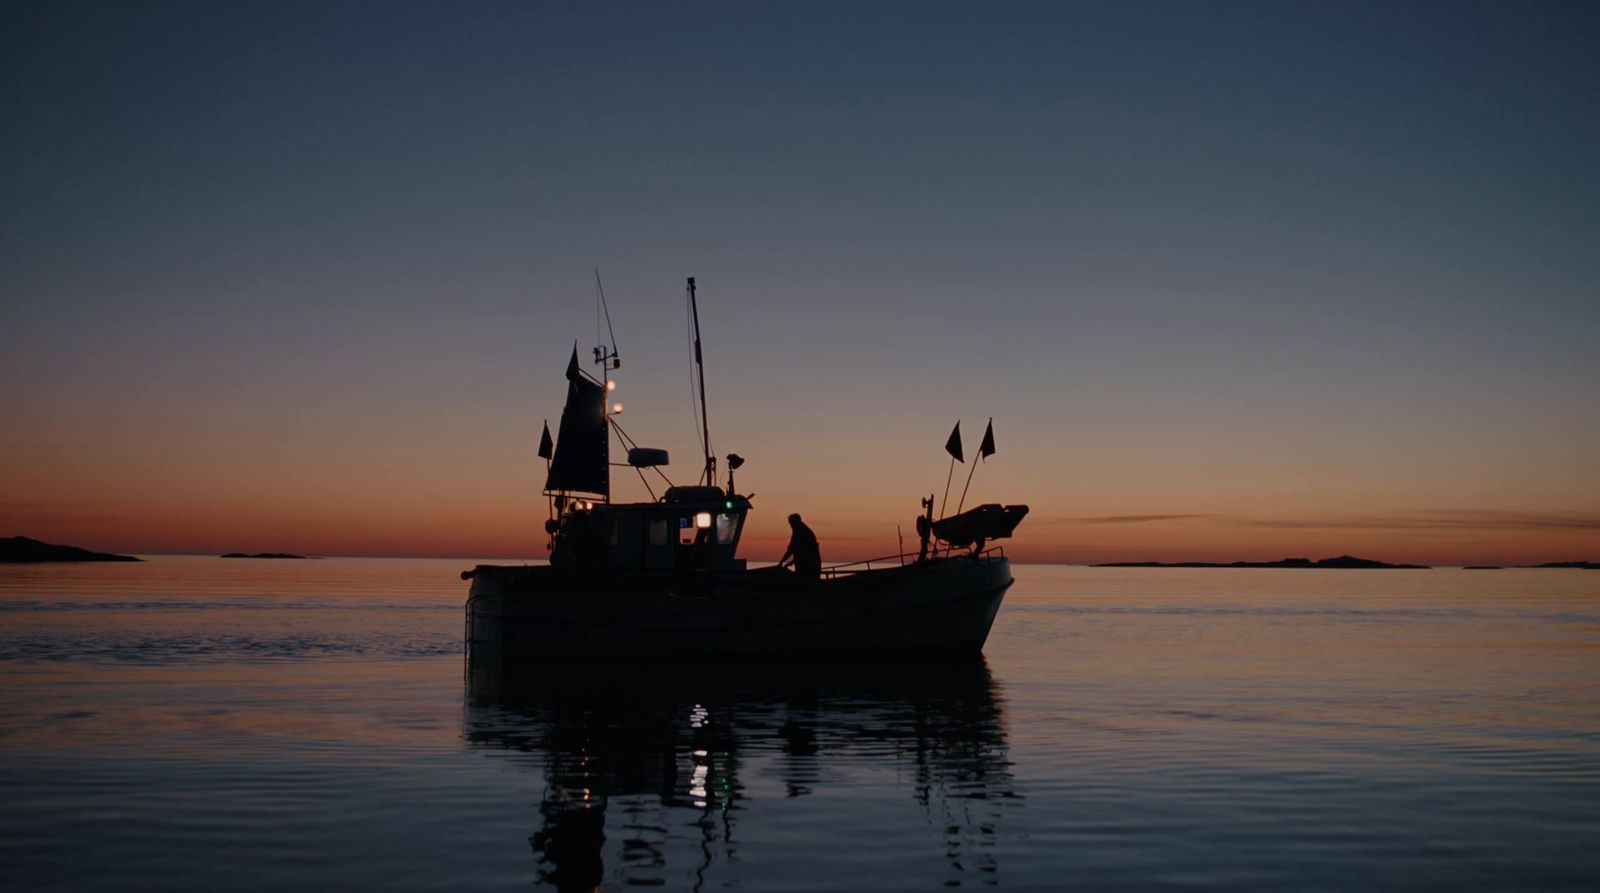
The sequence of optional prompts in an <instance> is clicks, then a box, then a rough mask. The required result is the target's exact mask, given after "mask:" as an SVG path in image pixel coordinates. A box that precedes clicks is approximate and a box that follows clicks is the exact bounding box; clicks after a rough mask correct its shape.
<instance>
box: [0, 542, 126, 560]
mask: <svg viewBox="0 0 1600 893" xmlns="http://www.w3.org/2000/svg"><path fill="white" fill-rule="evenodd" d="M138 560H139V559H137V558H135V557H133V556H132V555H111V554H109V553H106V552H91V551H89V550H88V549H80V548H78V547H77V546H58V545H55V544H54V543H42V542H39V541H38V540H35V539H29V538H28V537H25V536H13V537H7V538H5V539H0V564H45V563H46V562H55V561H138Z"/></svg>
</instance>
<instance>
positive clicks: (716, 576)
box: [461, 277, 1028, 665]
mask: <svg viewBox="0 0 1600 893" xmlns="http://www.w3.org/2000/svg"><path fill="white" fill-rule="evenodd" d="M687 292H688V302H689V310H690V316H691V320H692V323H693V329H692V331H693V339H694V343H693V346H694V373H695V375H696V377H697V379H698V390H699V409H700V422H701V429H702V430H701V434H702V440H701V442H702V445H703V447H704V456H703V459H704V466H703V468H702V470H701V472H700V476H699V479H698V481H697V482H696V483H695V484H690V485H677V484H674V483H673V482H672V481H671V479H670V478H669V477H668V476H667V475H666V473H665V472H664V471H663V470H662V469H663V467H664V466H666V465H667V464H668V456H667V453H666V451H665V450H660V449H652V448H647V447H641V446H638V445H637V444H636V443H635V442H634V441H633V439H632V438H631V437H629V436H628V435H627V433H626V432H624V431H623V430H622V428H621V426H620V425H619V424H618V420H617V418H616V412H617V411H620V407H613V406H608V399H607V398H608V395H609V392H610V391H611V390H612V388H613V387H614V381H613V379H612V378H611V374H612V372H614V371H615V370H616V369H618V368H620V366H621V360H620V359H619V358H618V356H617V353H616V346H615V337H614V336H613V338H612V343H611V346H610V347H604V346H602V347H597V348H596V349H595V351H594V358H595V364H596V365H597V366H598V367H599V375H591V374H590V373H588V372H586V371H584V370H583V368H582V367H581V365H580V363H579V361H578V352H577V347H576V346H574V348H573V353H572V357H571V359H570V360H569V362H568V363H567V372H566V378H567V400H566V406H565V407H564V408H563V410H562V413H561V422H560V426H559V429H558V434H557V437H556V438H555V439H554V440H552V439H551V438H550V436H549V429H548V426H546V429H545V432H544V437H543V439H542V440H541V443H540V455H541V456H542V457H544V458H546V459H547V461H548V463H549V467H548V474H547V477H546V481H545V495H546V496H547V498H548V500H549V506H550V518H549V520H547V521H546V523H545V532H546V533H547V534H548V535H549V538H550V540H549V544H548V548H549V551H550V560H549V562H548V563H547V564H542V565H521V566H499V565H478V566H477V567H474V568H473V569H472V570H469V571H464V572H462V575H461V576H462V578H463V579H465V580H470V581H471V583H472V586H471V589H470V591H469V593H468V596H467V605H466V627H467V629H466V638H467V652H468V657H469V660H470V661H471V662H472V663H473V664H475V665H514V664H525V663H551V662H569V661H631V660H663V659H694V660H703V659H707V658H793V657H798V656H804V655H838V654H850V655H856V656H872V657H889V656H904V655H909V654H952V653H969V654H975V653H978V652H980V651H981V650H982V648H983V644H984V641H985V640H986V639H987V638H988V635H989V629H990V627H991V626H992V625H993V623H994V619H995V615H996V613H997V612H998V611H999V610H1000V603H1001V600H1002V599H1003V598H1004V597H1005V593H1006V590H1007V589H1008V588H1009V587H1010V586H1011V584H1012V582H1013V581H1012V576H1011V564H1010V562H1009V561H1008V560H1007V558H1006V556H1005V551H1004V549H1003V548H1001V547H998V546H994V545H992V542H993V541H994V540H997V539H1003V538H1006V537H1009V536H1010V535H1011V533H1012V531H1014V530H1015V529H1016V526H1017V524H1018V523H1019V522H1020V521H1021V520H1022V518H1023V516H1025V515H1026V514H1027V512H1028V507H1027V506H1025V505H1000V504H988V505H981V506H978V507H977V508H974V509H970V510H967V511H961V510H960V506H959V505H958V509H957V511H956V512H955V513H954V514H952V515H949V516H948V517H941V518H938V519H935V518H934V517H933V515H934V511H933V498H932V496H931V495H930V496H929V497H928V498H926V499H923V500H922V506H923V513H922V515H920V516H919V517H918V518H917V519H916V529H917V531H918V534H919V540H920V543H919V548H918V551H917V552H916V553H905V552H903V551H902V554H897V555H891V556H885V557H882V558H875V559H870V560H867V561H856V562H851V563H847V564H838V565H833V566H830V567H822V568H820V570H814V571H813V572H812V573H797V572H794V571H790V570H788V569H786V568H783V567H779V566H768V567H756V568H752V567H749V566H748V563H747V561H746V560H745V559H743V558H740V557H739V556H738V549H739V540H740V536H741V535H742V533H743V532H744V527H745V519H746V518H747V516H748V515H749V513H750V511H751V509H752V505H751V497H750V496H749V495H748V494H740V493H739V492H738V490H737V489H736V488H735V485H734V472H735V471H736V470H738V469H739V468H740V467H741V466H742V465H743V463H744V460H743V459H742V458H741V457H739V456H738V455H737V454H731V453H730V454H728V455H727V456H726V457H725V458H726V470H727V476H726V483H723V482H721V481H719V479H718V461H717V457H716V455H715V454H714V452H713V451H712V449H711V433H710V423H709V421H708V420H707V417H706V387H705V363H704V354H703V352H702V350H701V345H700V313H699V304H698V301H697V299H696V295H695V282H694V279H693V277H691V278H689V280H688V289H687ZM599 300H600V301H601V302H603V301H604V293H603V291H602V292H601V293H600V295H599ZM606 313H607V317H608V318H609V309H607V311H606ZM959 433H960V431H959V423H957V430H956V431H955V432H954V434H953V437H954V449H953V450H952V449H951V444H946V449H947V450H949V451H950V452H951V456H952V461H951V469H952V471H953V470H954V467H955V460H956V459H961V460H962V461H963V462H964V461H965V459H964V457H962V456H961V455H960V444H959ZM613 436H615V437H616V438H617V439H618V441H619V443H620V445H621V447H622V448H623V449H624V450H625V457H626V458H625V461H622V462H616V463H613V462H612V460H611V444H612V438H613ZM993 452H994V450H993V428H992V420H991V427H990V429H989V431H988V432H987V433H986V435H985V439H984V447H983V449H982V450H980V453H981V454H982V455H983V456H984V457H987V456H988V455H990V454H992V453H993ZM614 466H615V467H623V468H628V469H631V470H633V471H635V472H637V473H638V474H639V476H640V479H641V480H642V481H644V482H645V486H646V488H647V489H648V490H649V492H650V494H651V496H652V499H651V501H648V502H628V503H622V502H612V501H611V469H612V468H613V467H614ZM646 472H649V473H650V474H653V475H656V476H657V478H659V480H660V481H661V482H662V483H664V484H665V486H664V489H663V491H662V493H661V495H660V496H659V497H657V496H656V495H655V491H654V488H653V487H652V486H651V484H650V480H651V479H650V478H648V477H646ZM970 482H971V473H970V471H969V474H968V483H969V484H970ZM949 484H950V476H949V475H947V476H946V485H945V489H946V497H945V500H944V501H945V502H948V497H949ZM964 501H965V495H964V494H963V497H962V502H963V503H964Z"/></svg>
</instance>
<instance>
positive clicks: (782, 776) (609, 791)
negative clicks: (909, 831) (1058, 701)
mask: <svg viewBox="0 0 1600 893" xmlns="http://www.w3.org/2000/svg"><path fill="white" fill-rule="evenodd" d="M468 685H469V699H468V704H469V706H468V710H467V715H466V728H465V737H466V739H467V741H468V742H469V744H471V745H473V746H477V747H483V748H497V749H503V750H505V751H507V752H508V753H511V754H515V755H517V756H519V757H521V756H527V757H531V759H530V760H529V763H530V767H539V768H541V769H542V771H543V775H544V794H543V796H542V798H541V802H540V804H539V818H538V827H537V829H536V830H535V831H534V832H533V833H532V835H531V837H530V839H529V840H530V843H531V845H532V849H533V855H534V857H535V859H536V860H537V863H538V875H539V880H540V882H542V883H545V884H550V885H553V886H555V887H556V888H558V889H561V890H592V889H594V888H596V887H597V886H602V885H604V886H606V887H610V886H612V885H613V884H617V885H622V884H626V885H641V884H642V885H663V884H664V885H667V886H669V887H672V888H681V887H686V886H692V887H694V888H695V889H699V888H700V887H701V886H702V885H709V886H721V885H722V884H724V883H728V882H732V883H735V884H737V883H738V881H739V879H740V878H739V875H740V872H741V871H744V870H745V866H744V865H743V864H741V863H740V862H738V861H736V854H738V853H739V852H740V848H741V847H744V851H743V854H744V855H745V856H746V857H749V856H751V855H752V853H753V854H754V855H755V856H756V857H758V858H757V859H755V860H751V859H748V858H747V860H746V861H760V862H761V863H762V864H763V866H764V869H763V870H780V871H781V870H783V869H782V868H781V865H782V864H784V860H785V859H788V860H790V861H791V862H797V863H798V865H799V866H800V870H809V867H810V866H808V865H807V863H806V861H805V860H806V859H807V858H808V857H807V856H805V855H803V854H797V853H796V852H794V850H795V849H796V847H794V842H795V841H794V840H793V834H794V833H795V831H794V829H793V828H789V829H787V830H785V829H784V828H781V827H776V826H777V825H779V824H781V823H782V817H783V816H784V815H785V803H786V802H787V798H796V797H808V796H814V797H817V798H818V799H821V798H822V797H825V796H830V795H839V796H840V797H841V799H840V800H839V801H837V802H838V804H839V806H838V812H837V813H831V812H827V811H826V810H824V813H823V814H824V815H836V816H837V817H838V819H839V821H838V822H836V823H833V824H834V825H835V827H834V828H833V829H831V830H830V829H828V828H826V827H825V828H823V829H822V830H819V831H816V832H815V835H820V836H821V838H822V839H812V840H808V841H807V843H808V844H814V845H815V847H816V848H817V849H819V850H820V849H823V848H826V847H843V848H845V849H847V850H855V851H856V852H857V853H859V851H860V850H862V849H869V848H876V847H881V846H889V847H892V846H894V844H893V843H890V842H888V841H887V840H883V839H878V840H873V839H870V838H863V837H861V836H860V832H861V831H864V830H867V829H865V828H863V827H861V823H862V822H863V821H867V822H872V823H874V826H875V827H876V828H877V829H878V830H881V829H882V828H884V827H885V826H886V825H887V823H889V822H893V821H896V820H898V819H903V818H904V816H903V815H901V814H900V813H899V812H896V811H897V810H902V809H905V808H908V807H907V805H906V804H907V803H908V799H909V801H911V802H913V803H914V804H915V806H914V808H915V809H917V810H918V812H920V813H921V814H922V815H923V817H924V819H925V821H922V822H915V823H912V824H914V825H916V826H917V827H919V828H922V829H925V836H926V844H925V845H924V844H923V843H920V842H919V843H917V844H916V845H915V846H914V847H913V848H915V849H916V850H917V852H914V853H900V854H899V855H902V856H907V857H908V858H910V859H911V860H912V861H913V862H914V863H916V864H919V865H925V866H927V867H929V868H932V869H933V870H935V871H942V872H944V873H945V874H946V880H945V882H946V883H949V882H950V880H952V879H953V880H957V881H959V880H961V879H962V878H965V879H966V880H967V881H968V882H979V883H982V882H983V881H986V880H987V881H990V882H992V881H993V879H994V878H995V871H996V869H997V865H996V864H995V860H994V854H993V844H994V842H995V840H996V837H997V835H998V834H999V833H1000V823H1001V822H1002V821H1003V819H1004V813H1005V810H1006V809H1007V808H1008V803H1009V802H1010V801H1012V800H1014V799H1015V798H1018V797H1019V796H1020V794H1019V793H1018V791H1017V789H1016V785H1015V783H1014V782H1013V779H1012V777H1011V774H1010V765H1011V762H1010V758H1009V754H1008V744H1007V740H1006V733H1005V727H1004V705H1003V701H1002V699H1001V697H1000V694H999V691H998V688H997V686H996V684H995V682H994V680H993V678H992V677H991V676H990V673H989V669H988V666H987V665H986V664H985V663H984V662H983V660H982V658H981V657H977V658H973V659H963V660H957V661H949V662H945V663H941V664H936V665H919V664H903V665H896V666H888V665H880V664H867V665H849V666H824V665H803V666H785V667H783V668H776V667H764V666H757V667H751V666H744V665H741V666H737V667H733V668H730V667H729V666H728V665H726V664H723V665H720V666H715V667H710V666H707V667H684V666H674V667H673V668H671V669H670V670H664V669H663V668H661V667H651V666H639V667H627V668H620V667H604V668H596V667H567V668H550V667H545V668H539V669H537V670H531V671H529V672H528V673H527V674H526V675H505V674H503V673H501V672H499V671H498V670H495V669H490V668H483V667H473V668H471V669H469V683H468ZM885 786H888V791H887V792H886V791H885V790H884V787H885ZM874 810H881V811H883V812H884V814H883V815H873V811H874ZM891 812H892V813H893V815H890V813H891ZM880 822H881V823H880ZM826 824H828V823H826V822H825V823H824V825H826ZM904 824H905V823H903V822H901V824H900V825H899V826H898V827H904ZM830 835H836V836H837V839H833V838H830ZM769 844H770V846H769ZM941 860H942V862H941ZM930 863H932V864H930ZM774 866H779V867H777V868H776V869H774ZM763 878H764V879H767V880H770V878H767V877H765V876H763ZM931 879H932V878H930V880H931ZM858 880H860V879H859V878H858ZM900 880H902V881H903V880H904V878H903V877H902V878H900Z"/></svg>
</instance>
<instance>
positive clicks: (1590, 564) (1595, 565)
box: [1523, 561, 1600, 571]
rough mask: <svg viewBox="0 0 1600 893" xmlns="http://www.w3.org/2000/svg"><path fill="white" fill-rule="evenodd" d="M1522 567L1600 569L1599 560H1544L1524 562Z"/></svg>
mask: <svg viewBox="0 0 1600 893" xmlns="http://www.w3.org/2000/svg"><path fill="white" fill-rule="evenodd" d="M1523 567H1576V568H1582V569H1583V570H1586V571H1600V561H1546V562H1545V563H1544V564H1524V565H1523Z"/></svg>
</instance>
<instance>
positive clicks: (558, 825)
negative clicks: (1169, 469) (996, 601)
mask: <svg viewBox="0 0 1600 893" xmlns="http://www.w3.org/2000/svg"><path fill="white" fill-rule="evenodd" d="M470 564H471V562H465V561H431V560H377V559H329V560H324V561H304V562H302V561H268V560H244V559H232V560H226V561H224V560H221V559H214V558H172V557H154V558H151V559H150V560H149V561H148V562H147V563H145V564H137V565H50V566H37V567H14V566H13V567H4V568H0V674H3V676H0V678H3V679H4V683H3V685H0V790H3V791H4V792H5V794H4V797H3V799H0V888H4V889H7V890H49V889H60V890H100V889H106V890H109V889H118V890H125V889H134V890H140V889H163V890H167V889H179V888H221V887H227V888H231V889H242V890H255V889H262V890H265V889H280V888H283V887H287V886H305V887H318V888H375V887H385V888H392V889H401V890H428V889H439V890H444V889H451V890H454V889H463V888H478V889H485V888H487V889H527V888H529V887H530V885H536V886H539V887H541V888H544V889H592V888H593V887H594V886H596V885H599V886H601V887H603V888H607V889H612V888H617V889H620V888H622V887H626V886H639V885H642V886H659V887H664V888H666V889H702V890H703V889H723V888H737V889H742V890H795V889H839V888H867V887H871V888H877V889H905V890H918V889H929V888H934V887H945V886H974V885H975V886H995V887H1000V888H1008V889H1061V888H1070V887H1086V888H1091V889H1100V888H1119V887H1120V888H1152V887H1167V888H1183V889H1193V888H1218V889H1221V888H1226V889H1241V888H1243V889H1263V890H1265V889H1282V888H1285V887H1294V888H1311V889H1330V890H1356V889H1372V888H1386V889H1401V888H1404V889H1413V888H1416V887H1424V886H1425V887H1438V888H1450V889H1463V888H1466V889H1505V888H1510V887H1514V888H1536V889H1563V888H1564V889H1594V888H1595V887H1596V886H1597V885H1600V855H1597V848H1596V846H1595V843H1596V841H1600V696H1597V695H1596V686H1595V684H1594V683H1595V680H1596V679H1597V678H1600V573H1596V572H1592V571H1590V572H1584V571H1535V570H1525V571H1523V570H1506V571H1493V572H1483V571H1460V570H1454V569H1436V570H1432V571H1323V570H1226V569H1196V570H1184V569H1123V568H1118V569H1109V568H1106V569H1096V568H1080V567H1052V566H1019V567H1018V568H1017V569H1016V575H1017V585H1016V586H1015V587H1014V588H1013V589H1012V591H1011V593H1010V594H1009V595H1008V597H1007V600H1006V604H1005V607H1004V608H1003V609H1002V611H1001V614H1000V618H999V621H998V622H997V624H996V627H995V631H994V634H993V635H992V636H991V638H990V641H989V645H988V647H987V649H986V656H985V657H986V659H985V660H983V661H978V662H961V661H956V662H941V663H939V664H936V665H933V666H928V665H907V666H900V665H876V666H859V665H852V666H830V665H810V666H800V667H793V668H776V667H766V668H759V669H753V668H741V669H739V670H737V671H735V672H728V671H726V670H720V669H717V668H712V667H678V668H671V669H666V668H652V669H650V670H648V671H644V670H639V669H630V670H627V671H623V672H598V671H584V672H576V673H575V672H567V673H557V672H545V673H537V674H532V675H525V676H521V677H517V678H514V679H509V680H507V679H497V678H496V679H490V678H478V679H469V678H467V677H466V675H465V674H464V667H463V663H462V659H461V633H462V613H461V607H462V600H463V597H464V595H465V584H464V583H462V582H461V581H460V580H459V578H458V577H457V573H458V572H459V571H460V570H461V569H463V568H465V567H467V566H470Z"/></svg>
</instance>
